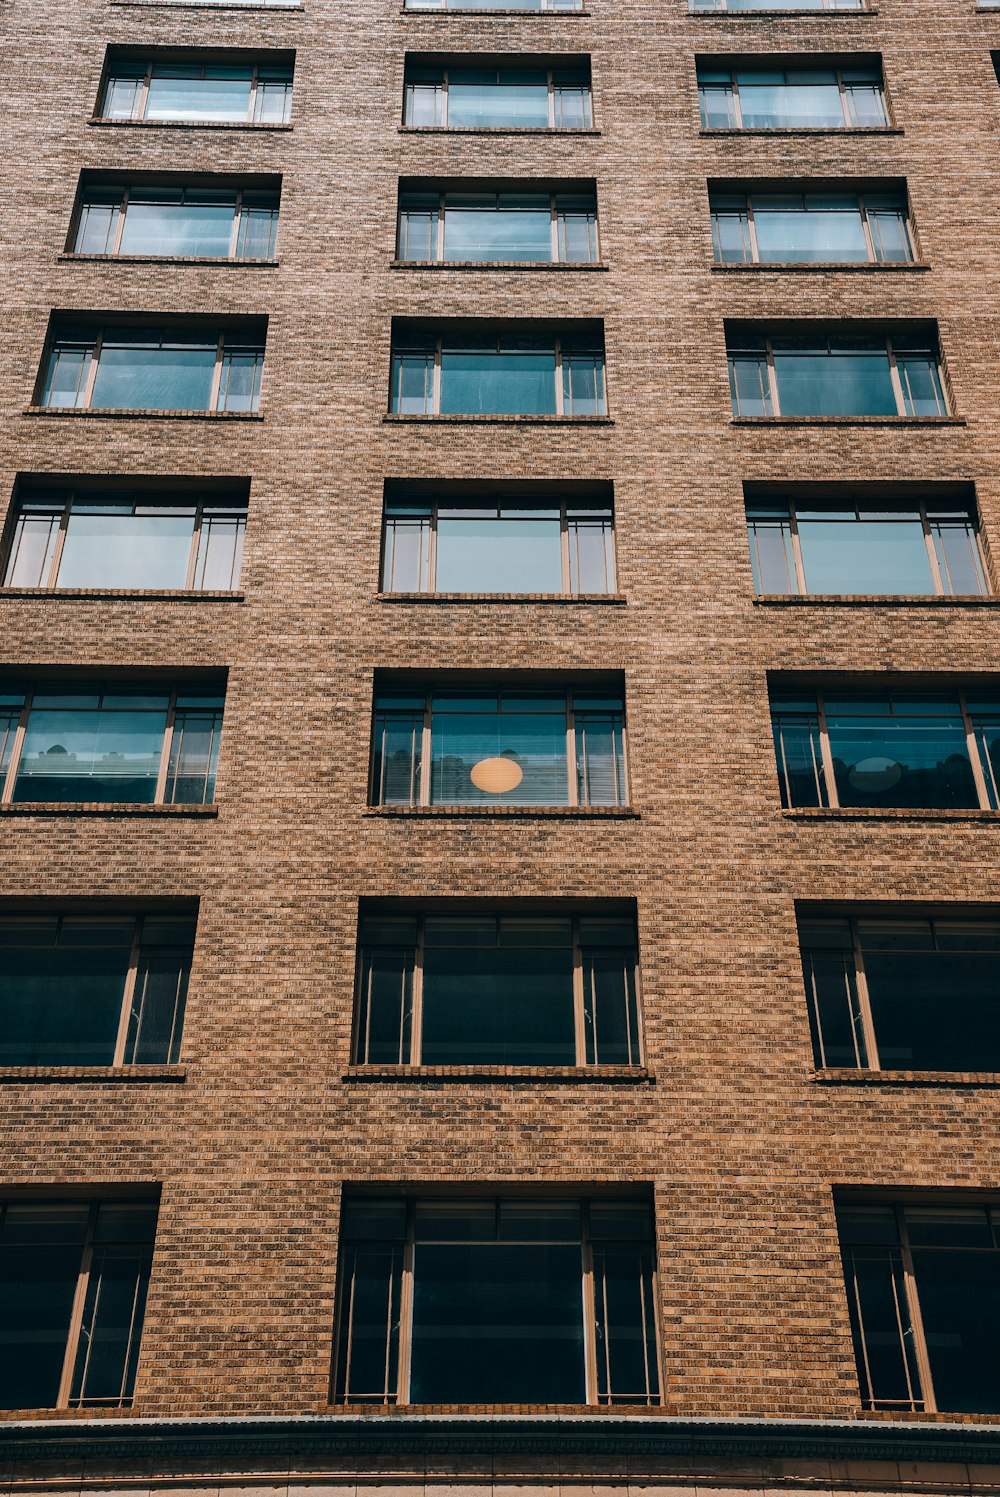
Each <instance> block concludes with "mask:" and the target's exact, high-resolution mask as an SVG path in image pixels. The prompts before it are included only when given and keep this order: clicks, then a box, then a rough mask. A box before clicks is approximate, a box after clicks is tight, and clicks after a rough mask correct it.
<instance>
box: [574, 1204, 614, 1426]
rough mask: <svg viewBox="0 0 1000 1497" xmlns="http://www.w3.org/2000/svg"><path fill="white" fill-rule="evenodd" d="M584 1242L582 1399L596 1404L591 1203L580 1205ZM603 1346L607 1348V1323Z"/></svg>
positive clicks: (595, 1310)
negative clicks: (583, 1390) (583, 1384)
mask: <svg viewBox="0 0 1000 1497" xmlns="http://www.w3.org/2000/svg"><path fill="white" fill-rule="evenodd" d="M582 1214H583V1240H582V1242H581V1243H580V1294H581V1298H582V1300H583V1357H584V1380H585V1392H584V1397H585V1398H586V1401H587V1403H588V1404H596V1403H597V1401H598V1393H597V1309H596V1285H595V1275H594V1249H593V1244H592V1243H591V1240H590V1203H589V1202H588V1201H585V1202H583V1213H582ZM604 1344H605V1348H606V1347H607V1322H605V1332H604Z"/></svg>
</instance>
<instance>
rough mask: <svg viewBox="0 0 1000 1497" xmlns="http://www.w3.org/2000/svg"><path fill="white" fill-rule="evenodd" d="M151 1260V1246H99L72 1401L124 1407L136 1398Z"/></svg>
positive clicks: (89, 1285) (90, 1278) (90, 1279)
mask: <svg viewBox="0 0 1000 1497" xmlns="http://www.w3.org/2000/svg"><path fill="white" fill-rule="evenodd" d="M151 1259H152V1249H151V1248H134V1247H115V1246H105V1247H97V1246H95V1248H94V1253H93V1258H92V1260H91V1264H90V1272H89V1274H88V1280H87V1296H86V1299H85V1301H84V1306H83V1320H82V1323H81V1326H80V1340H79V1343H78V1346H77V1354H76V1362H75V1365H74V1368H73V1377H72V1382H71V1385H70V1397H69V1401H70V1404H71V1405H76V1406H79V1405H93V1404H98V1405H100V1404H103V1405H107V1406H110V1407H118V1406H121V1405H127V1404H128V1403H130V1402H131V1399H132V1392H133V1389H134V1387H135V1370H136V1364H137V1363H138V1360H139V1341H140V1338H141V1336H142V1322H143V1316H144V1314H145V1310H146V1293H147V1290H148V1287H149V1268H150V1262H151Z"/></svg>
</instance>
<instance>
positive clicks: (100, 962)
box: [0, 912, 194, 1066]
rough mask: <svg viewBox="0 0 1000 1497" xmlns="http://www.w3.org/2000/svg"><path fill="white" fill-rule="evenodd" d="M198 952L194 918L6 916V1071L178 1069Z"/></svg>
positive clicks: (2, 1000)
mask: <svg viewBox="0 0 1000 1497" xmlns="http://www.w3.org/2000/svg"><path fill="white" fill-rule="evenodd" d="M193 945H194V920H193V919H192V918H191V917H190V916H176V915H161V914H149V915H139V916H136V915H116V914H108V915H94V914H66V915H58V914H54V915H33V914H30V913H29V914H25V913H18V914H16V915H5V914H3V913H2V912H0V1065H4V1066H112V1065H114V1066H128V1065H155V1064H167V1063H170V1062H172V1061H176V1060H177V1058H178V1055H179V1053H180V1043H181V1030H182V1027H183V1024H184V1004H185V1000H186V997H187V986H188V975H189V973H190V970H191V951H192V947H193Z"/></svg>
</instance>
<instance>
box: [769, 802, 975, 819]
mask: <svg viewBox="0 0 1000 1497" xmlns="http://www.w3.org/2000/svg"><path fill="white" fill-rule="evenodd" d="M781 814H782V816H783V817H784V818H785V820H786V821H992V822H994V823H996V822H1000V811H989V810H982V809H981V808H979V807H974V806H969V807H965V808H963V809H961V810H955V809H953V808H952V807H950V806H947V807H945V806H942V807H938V808H937V809H935V808H934V807H933V806H929V807H924V808H911V807H909V806H796V807H794V808H793V809H788V808H785V807H783V808H782V811H781Z"/></svg>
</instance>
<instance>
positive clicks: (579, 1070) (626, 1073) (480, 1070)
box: [0, 1065, 1000, 1084]
mask: <svg viewBox="0 0 1000 1497" xmlns="http://www.w3.org/2000/svg"><path fill="white" fill-rule="evenodd" d="M0 1079H2V1078H0ZM342 1079H343V1080H344V1081H438V1082H441V1081H457V1082H462V1081H472V1082H487V1083H489V1082H496V1081H510V1082H514V1081H584V1082H592V1083H593V1082H596V1083H598V1084H607V1083H609V1082H623V1081H625V1082H652V1081H653V1076H652V1075H651V1074H650V1072H649V1071H648V1070H647V1069H646V1067H645V1066H405V1065H356V1066H349V1067H348V1069H347V1070H346V1071H345V1072H344V1074H343V1077H342ZM998 1084H1000V1078H998Z"/></svg>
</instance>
